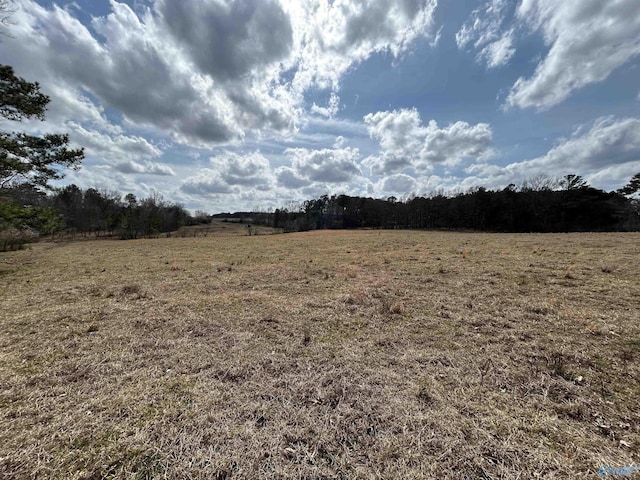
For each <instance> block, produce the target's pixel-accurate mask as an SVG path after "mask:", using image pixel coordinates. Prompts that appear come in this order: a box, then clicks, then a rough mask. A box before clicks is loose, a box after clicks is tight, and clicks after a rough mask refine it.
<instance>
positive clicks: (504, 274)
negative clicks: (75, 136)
mask: <svg viewBox="0 0 640 480" xmlns="http://www.w3.org/2000/svg"><path fill="white" fill-rule="evenodd" d="M245 228H246V227H245ZM461 252H462V253H461ZM639 259H640V236H639V235H638V234H566V235H491V234H459V233H429V232H403V231H384V232H383V231H361V232H344V231H342V232H332V231H320V232H312V233H305V234H288V235H263V236H251V237H249V236H217V235H207V237H198V238H168V239H155V240H135V241H127V242H122V241H92V242H75V243H66V244H38V245H35V246H33V247H32V248H31V249H30V250H25V251H19V252H11V253H4V254H0V292H2V295H1V296H0V328H1V331H2V335H1V336H0V477H1V478H3V479H4V478H7V479H13V478H60V479H93V478H96V479H99V478H127V479H128V478H197V479H200V478H201V479H227V478H389V479H395V478H438V479H440V478H470V479H471V478H474V479H475V478H522V479H525V478H527V479H528V478H562V479H564V478H566V479H569V478H581V477H583V478H595V477H597V476H598V473H597V472H598V470H599V468H600V467H602V466H612V467H623V466H633V465H640V423H639V421H640V324H639V322H638V320H639V316H638V305H639V301H640V275H638V260H639ZM603 265H605V266H606V269H605V268H603V267H602V266H603Z"/></svg>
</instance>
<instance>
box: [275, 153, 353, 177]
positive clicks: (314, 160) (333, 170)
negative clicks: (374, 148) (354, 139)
mask: <svg viewBox="0 0 640 480" xmlns="http://www.w3.org/2000/svg"><path fill="white" fill-rule="evenodd" d="M285 154H286V155H288V156H289V157H290V158H291V165H292V168H291V169H289V170H281V171H280V175H279V179H280V178H282V181H285V182H286V181H288V182H289V184H291V183H296V181H297V180H302V179H304V180H306V182H307V184H311V183H314V182H322V183H345V182H348V181H350V180H351V179H352V178H354V177H355V176H358V175H360V174H361V171H360V166H359V164H358V160H359V158H360V151H359V150H358V149H357V148H349V147H346V148H324V149H320V150H309V149H306V148H288V149H287V150H285Z"/></svg>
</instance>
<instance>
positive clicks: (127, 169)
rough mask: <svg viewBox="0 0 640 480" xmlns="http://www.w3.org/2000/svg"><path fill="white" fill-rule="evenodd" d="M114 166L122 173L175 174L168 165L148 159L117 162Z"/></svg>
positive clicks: (170, 175)
mask: <svg viewBox="0 0 640 480" xmlns="http://www.w3.org/2000/svg"><path fill="white" fill-rule="evenodd" d="M114 168H115V169H116V170H117V171H119V172H122V173H133V174H141V175H161V176H168V177H173V176H175V172H174V171H173V170H172V169H171V167H169V166H168V165H163V164H160V163H153V162H150V161H148V160H147V161H144V162H143V163H140V162H134V161H133V160H129V161H128V162H121V163H118V164H117V165H116V166H115V167H114Z"/></svg>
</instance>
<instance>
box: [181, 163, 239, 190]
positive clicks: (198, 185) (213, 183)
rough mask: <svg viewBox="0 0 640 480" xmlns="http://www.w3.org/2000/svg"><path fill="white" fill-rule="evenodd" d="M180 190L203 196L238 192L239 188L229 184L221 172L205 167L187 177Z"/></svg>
mask: <svg viewBox="0 0 640 480" xmlns="http://www.w3.org/2000/svg"><path fill="white" fill-rule="evenodd" d="M180 190H182V191H183V192H184V193H188V194H191V195H203V196H208V195H212V194H221V193H233V192H237V189H232V188H231V187H230V186H229V184H228V183H226V182H225V181H224V180H223V179H222V178H221V175H220V173H219V172H217V171H215V170H212V169H210V168H204V169H202V170H201V171H200V172H198V173H197V174H196V175H194V176H192V177H189V178H187V179H186V180H185V181H184V183H183V184H182V186H181V187H180Z"/></svg>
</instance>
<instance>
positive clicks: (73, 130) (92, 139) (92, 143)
mask: <svg viewBox="0 0 640 480" xmlns="http://www.w3.org/2000/svg"><path fill="white" fill-rule="evenodd" d="M65 130H66V131H68V132H69V138H70V140H71V142H72V144H73V145H75V146H82V147H84V148H85V153H86V154H87V155H90V156H93V157H96V158H100V159H103V160H108V161H111V162H120V161H122V160H133V159H136V158H140V157H143V158H151V157H158V156H160V155H162V150H160V149H159V148H158V147H156V146H155V145H152V144H151V143H149V142H148V141H147V140H146V139H144V138H142V137H137V136H131V135H124V134H107V133H102V132H99V131H98V130H93V129H87V128H85V127H83V126H82V125H80V124H78V123H76V122H71V121H70V122H67V123H66V124H65Z"/></svg>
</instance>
